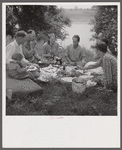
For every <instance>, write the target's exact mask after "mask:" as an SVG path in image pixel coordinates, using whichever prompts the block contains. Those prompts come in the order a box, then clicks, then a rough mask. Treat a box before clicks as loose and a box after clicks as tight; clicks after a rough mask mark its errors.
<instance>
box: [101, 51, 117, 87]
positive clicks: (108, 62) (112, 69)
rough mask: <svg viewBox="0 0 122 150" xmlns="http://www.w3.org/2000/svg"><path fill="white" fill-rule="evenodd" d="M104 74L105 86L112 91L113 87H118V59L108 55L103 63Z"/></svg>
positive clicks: (104, 57)
mask: <svg viewBox="0 0 122 150" xmlns="http://www.w3.org/2000/svg"><path fill="white" fill-rule="evenodd" d="M101 65H102V67H103V72H104V86H105V87H106V88H108V89H111V88H112V87H113V86H115V87H117V59H116V58H115V57H114V56H113V55H111V54H109V53H106V54H105V55H104V56H103V59H102V61H101Z"/></svg>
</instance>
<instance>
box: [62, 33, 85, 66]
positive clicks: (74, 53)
mask: <svg viewBox="0 0 122 150" xmlns="http://www.w3.org/2000/svg"><path fill="white" fill-rule="evenodd" d="M72 40H73V44H71V45H69V46H67V48H66V54H65V57H66V60H67V61H68V63H69V64H70V65H80V66H84V65H85V63H86V62H85V52H84V50H83V48H82V47H81V46H80V45H79V42H80V37H79V36H78V35H74V36H73V38H72Z"/></svg>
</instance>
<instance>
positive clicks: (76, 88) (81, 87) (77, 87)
mask: <svg viewBox="0 0 122 150" xmlns="http://www.w3.org/2000/svg"><path fill="white" fill-rule="evenodd" d="M85 89H86V80H84V79H80V78H74V79H73V80H72V90H73V92H76V93H81V94H82V93H83V92H84V91H85Z"/></svg>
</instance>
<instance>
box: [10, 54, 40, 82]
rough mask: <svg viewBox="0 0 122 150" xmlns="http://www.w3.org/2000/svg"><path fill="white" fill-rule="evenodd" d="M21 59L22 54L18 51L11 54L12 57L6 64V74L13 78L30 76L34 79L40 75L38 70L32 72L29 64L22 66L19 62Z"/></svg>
mask: <svg viewBox="0 0 122 150" xmlns="http://www.w3.org/2000/svg"><path fill="white" fill-rule="evenodd" d="M22 59H23V55H22V54H20V53H14V54H13V55H12V59H10V60H9V64H8V65H7V69H8V75H9V76H10V77H12V78H14V79H25V78H30V79H32V80H36V78H38V77H39V76H40V74H39V72H38V71H37V72H32V71H31V69H29V67H30V66H26V67H23V66H22V64H21V61H22Z"/></svg>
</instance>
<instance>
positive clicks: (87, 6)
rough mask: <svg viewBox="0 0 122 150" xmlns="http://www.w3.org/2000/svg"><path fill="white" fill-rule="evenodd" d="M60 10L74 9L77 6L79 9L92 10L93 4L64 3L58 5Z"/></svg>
mask: <svg viewBox="0 0 122 150" xmlns="http://www.w3.org/2000/svg"><path fill="white" fill-rule="evenodd" d="M57 6H58V7H59V8H61V7H62V8H68V9H73V8H75V7H76V6H77V8H91V7H92V6H93V4H89V3H88V4H84V3H71V2H70V3H64V4H61V3H60V4H58V5H57Z"/></svg>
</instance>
